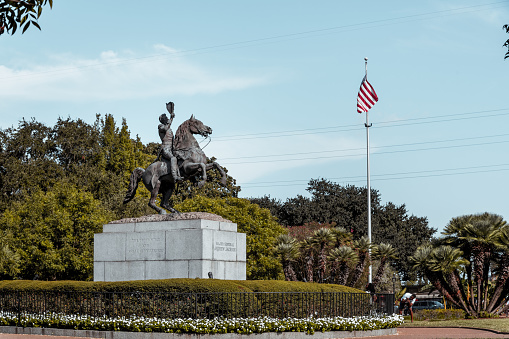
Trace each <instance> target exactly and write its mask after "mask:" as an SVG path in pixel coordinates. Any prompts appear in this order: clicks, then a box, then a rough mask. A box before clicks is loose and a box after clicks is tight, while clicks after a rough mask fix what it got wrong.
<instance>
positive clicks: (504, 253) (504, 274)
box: [486, 227, 509, 313]
mask: <svg viewBox="0 0 509 339" xmlns="http://www.w3.org/2000/svg"><path fill="white" fill-rule="evenodd" d="M496 245H497V248H498V250H499V252H500V254H499V258H498V267H497V283H496V285H495V288H494V290H493V294H492V296H491V300H490V303H489V305H488V307H487V308H486V311H487V312H492V311H495V310H496V309H497V308H499V310H498V311H497V313H499V311H502V308H500V306H501V305H503V304H504V301H505V295H506V294H507V293H506V294H504V293H503V292H504V286H505V285H507V281H508V280H509V228H508V227H504V228H503V230H502V234H501V236H500V238H499V239H498V241H497V242H496Z"/></svg>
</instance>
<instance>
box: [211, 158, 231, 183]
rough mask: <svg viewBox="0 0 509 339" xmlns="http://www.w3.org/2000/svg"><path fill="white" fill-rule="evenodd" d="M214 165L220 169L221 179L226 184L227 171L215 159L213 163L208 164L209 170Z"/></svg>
mask: <svg viewBox="0 0 509 339" xmlns="http://www.w3.org/2000/svg"><path fill="white" fill-rule="evenodd" d="M213 167H215V168H216V169H217V170H218V171H219V173H221V180H220V182H221V185H223V186H226V172H225V171H224V170H223V168H222V167H221V165H219V164H218V163H217V162H215V161H214V162H213V163H210V164H207V170H209V169H211V168H213Z"/></svg>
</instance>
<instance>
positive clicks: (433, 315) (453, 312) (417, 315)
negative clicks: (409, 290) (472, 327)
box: [414, 309, 465, 320]
mask: <svg viewBox="0 0 509 339" xmlns="http://www.w3.org/2000/svg"><path fill="white" fill-rule="evenodd" d="M464 318H465V311H463V310H457V309H446V310H443V309H440V310H417V311H415V312H414V319H415V320H454V319H464Z"/></svg>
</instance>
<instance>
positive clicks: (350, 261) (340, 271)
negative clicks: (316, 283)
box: [329, 246, 359, 285]
mask: <svg viewBox="0 0 509 339" xmlns="http://www.w3.org/2000/svg"><path fill="white" fill-rule="evenodd" d="M329 260H330V262H331V263H332V267H333V269H332V271H333V272H334V273H335V275H336V279H335V280H336V281H335V282H336V284H339V285H345V284H346V281H347V279H348V274H349V273H350V266H353V265H355V264H356V263H357V261H358V260H359V257H358V256H357V253H355V251H354V250H353V249H352V248H351V247H349V246H340V247H338V248H334V249H333V250H332V251H331V252H330V253H329Z"/></svg>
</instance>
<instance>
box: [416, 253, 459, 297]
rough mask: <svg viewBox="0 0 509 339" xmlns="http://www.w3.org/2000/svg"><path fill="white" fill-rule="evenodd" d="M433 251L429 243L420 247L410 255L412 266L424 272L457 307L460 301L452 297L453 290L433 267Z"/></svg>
mask: <svg viewBox="0 0 509 339" xmlns="http://www.w3.org/2000/svg"><path fill="white" fill-rule="evenodd" d="M432 253H433V248H432V247H431V246H429V245H425V246H420V247H418V248H417V249H416V250H415V253H414V255H413V256H411V257H410V262H411V263H412V264H413V266H412V268H413V269H414V270H416V271H421V272H423V273H424V275H425V276H426V277H427V278H428V279H429V281H430V282H431V283H432V284H433V286H434V287H435V288H436V289H437V290H438V292H440V293H441V294H442V295H443V296H444V297H445V298H446V299H447V300H449V301H450V302H452V303H453V304H455V305H456V306H457V307H460V305H459V304H458V302H456V301H455V300H454V298H453V297H452V295H451V293H453V292H452V290H451V288H450V286H449V284H448V283H447V281H445V279H444V277H443V275H442V273H441V272H437V271H433V270H432V269H431V267H432V260H433V258H432Z"/></svg>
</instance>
